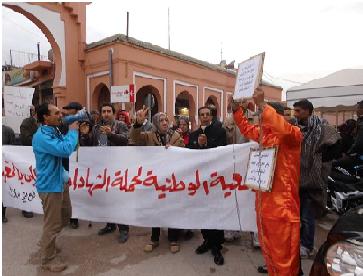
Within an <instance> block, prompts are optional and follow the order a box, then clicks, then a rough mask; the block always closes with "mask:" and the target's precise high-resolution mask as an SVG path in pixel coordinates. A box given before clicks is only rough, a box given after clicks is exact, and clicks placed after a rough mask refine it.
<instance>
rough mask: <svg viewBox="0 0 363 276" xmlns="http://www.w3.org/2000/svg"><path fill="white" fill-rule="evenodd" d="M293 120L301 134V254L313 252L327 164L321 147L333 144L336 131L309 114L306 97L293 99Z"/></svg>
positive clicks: (323, 203)
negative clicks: (294, 100) (298, 99)
mask: <svg viewBox="0 0 363 276" xmlns="http://www.w3.org/2000/svg"><path fill="white" fill-rule="evenodd" d="M293 106H294V113H295V118H296V120H297V124H298V126H299V127H300V130H301V133H302V134H303V142H302V148H301V178H300V215H301V228H300V229H301V234H300V236H301V246H300V255H301V258H309V257H312V256H313V253H314V236H315V219H316V218H319V217H321V216H323V215H325V213H326V199H327V194H326V185H327V184H326V182H327V180H328V179H327V178H328V174H329V173H330V169H331V167H330V164H329V163H325V164H324V163H323V154H322V148H323V146H327V145H334V144H335V143H336V142H337V141H338V139H339V135H338V133H337V131H336V130H335V129H334V128H332V127H330V126H328V122H327V121H326V120H324V119H320V118H319V117H318V116H316V115H313V111H314V106H313V104H312V103H311V102H310V101H308V100H307V99H303V100H300V101H298V102H296V103H294V105H293Z"/></svg>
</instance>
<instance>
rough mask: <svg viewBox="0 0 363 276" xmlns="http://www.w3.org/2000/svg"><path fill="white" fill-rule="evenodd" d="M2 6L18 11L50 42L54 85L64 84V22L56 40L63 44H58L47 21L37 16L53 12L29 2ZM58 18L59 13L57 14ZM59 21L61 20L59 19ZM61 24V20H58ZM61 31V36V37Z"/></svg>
mask: <svg viewBox="0 0 363 276" xmlns="http://www.w3.org/2000/svg"><path fill="white" fill-rule="evenodd" d="M3 6H5V7H7V8H9V9H11V10H13V11H15V12H18V13H20V14H22V15H24V16H25V17H26V18H28V19H29V20H30V21H32V22H33V23H34V24H35V25H36V26H37V27H38V28H39V29H40V30H41V32H42V33H43V34H44V35H45V37H46V38H47V39H48V42H49V43H50V46H51V47H52V50H53V58H54V64H55V73H54V81H53V85H54V86H65V85H66V74H65V45H64V40H65V38H64V23H63V30H58V37H57V39H58V41H60V43H62V42H63V45H62V44H61V45H59V44H58V43H57V41H56V38H55V37H54V35H53V33H52V32H51V30H50V29H49V28H48V27H47V24H48V22H44V21H43V20H42V18H41V17H40V16H39V13H40V12H43V13H49V14H52V16H54V14H55V12H54V11H50V10H47V9H45V8H43V7H40V6H36V5H32V4H29V3H11V4H10V3H3ZM59 20H60V15H59ZM60 21H61V20H60ZM60 24H61V25H62V22H60ZM62 31H63V37H62ZM62 53H63V54H62Z"/></svg>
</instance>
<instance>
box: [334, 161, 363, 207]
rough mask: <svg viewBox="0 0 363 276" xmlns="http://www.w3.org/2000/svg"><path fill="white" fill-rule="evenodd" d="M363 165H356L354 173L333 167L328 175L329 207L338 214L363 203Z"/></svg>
mask: <svg viewBox="0 0 363 276" xmlns="http://www.w3.org/2000/svg"><path fill="white" fill-rule="evenodd" d="M362 172H363V166H355V167H354V173H353V172H352V170H350V171H348V170H346V169H345V168H342V167H333V169H332V171H331V173H330V176H329V177H328V208H330V209H333V210H334V211H335V212H337V213H338V214H344V213H346V212H347V211H348V210H349V209H351V208H355V207H357V206H359V205H361V204H363V177H362V176H361V175H362Z"/></svg>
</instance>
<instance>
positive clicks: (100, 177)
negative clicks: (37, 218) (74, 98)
mask: <svg viewBox="0 0 363 276" xmlns="http://www.w3.org/2000/svg"><path fill="white" fill-rule="evenodd" d="M255 145H256V144H255V143H247V144H242V145H229V146H225V147H218V148H214V149H206V150H191V149H185V148H177V147H170V148H168V149H165V148H164V147H81V148H79V152H78V162H77V153H76V152H75V153H73V155H72V156H71V157H70V178H69V183H68V185H69V191H70V196H71V201H72V211H73V217H75V218H79V219H84V220H88V221H94V222H115V223H122V224H128V225H134V226H142V227H151V226H160V227H172V228H183V229H225V230H239V229H240V228H241V229H242V230H244V231H256V219H255V207H254V202H255V195H254V192H251V191H249V190H248V188H247V187H246V186H245V185H244V177H245V175H246V169H247V163H248V156H249V152H250V148H251V147H254V146H255ZM2 150H3V152H2V157H3V170H2V175H3V204H4V206H6V207H14V208H19V209H21V210H27V211H33V212H35V213H39V214H41V213H42V206H41V202H40V199H39V196H38V193H37V191H36V187H35V181H36V170H35V158H34V154H33V151H32V147H24V146H3V148H2Z"/></svg>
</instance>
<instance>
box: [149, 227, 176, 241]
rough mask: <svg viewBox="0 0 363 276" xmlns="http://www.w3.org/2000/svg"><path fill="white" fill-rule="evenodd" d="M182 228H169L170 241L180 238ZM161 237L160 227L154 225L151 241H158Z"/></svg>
mask: <svg viewBox="0 0 363 276" xmlns="http://www.w3.org/2000/svg"><path fill="white" fill-rule="evenodd" d="M179 232H180V229H173V228H168V240H169V242H177V241H178V238H179ZM159 238H160V228H159V227H153V228H152V230H151V241H152V242H158V241H159Z"/></svg>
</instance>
